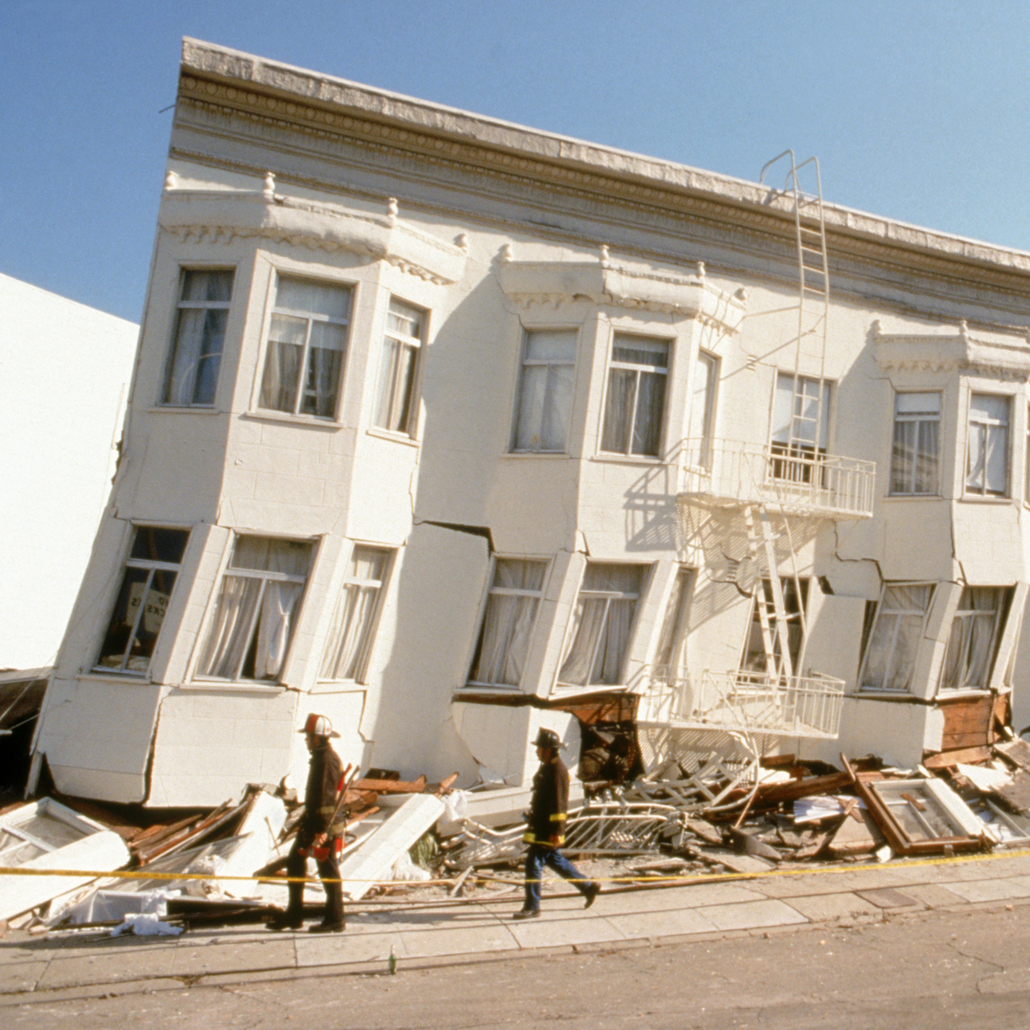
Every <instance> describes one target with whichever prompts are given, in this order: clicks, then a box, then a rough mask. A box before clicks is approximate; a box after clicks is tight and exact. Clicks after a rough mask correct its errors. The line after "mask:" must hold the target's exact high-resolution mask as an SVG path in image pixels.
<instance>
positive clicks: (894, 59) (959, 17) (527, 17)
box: [0, 0, 1030, 321]
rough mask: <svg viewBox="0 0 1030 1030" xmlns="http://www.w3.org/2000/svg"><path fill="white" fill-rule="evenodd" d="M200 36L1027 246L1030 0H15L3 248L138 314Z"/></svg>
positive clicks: (1, 75) (63, 289) (0, 206)
mask: <svg viewBox="0 0 1030 1030" xmlns="http://www.w3.org/2000/svg"><path fill="white" fill-rule="evenodd" d="M182 36H194V37H197V38H199V39H204V40H208V41H210V42H214V43H218V44H221V45H224V46H229V47H234V48H236V49H239V50H245V51H248V52H250V53H256V54H260V55H262V56H264V57H269V58H274V59H277V60H281V61H286V62H288V63H291V64H296V65H300V66H302V67H306V68H311V69H314V70H316V71H319V72H324V73H327V74H331V75H337V76H340V77H342V78H346V79H351V80H354V81H357V82H363V83H367V84H370V85H373V86H378V87H382V88H384V89H388V90H392V91H394V92H398V93H407V94H409V95H412V96H417V97H422V98H425V99H427V100H431V101H436V102H439V103H442V104H447V105H450V106H453V107H459V108H464V109H466V110H471V111H475V112H478V113H481V114H486V115H490V116H492V117H496V118H502V119H506V120H508V121H513V122H518V123H521V124H523V125H529V126H533V127H535V128H539V129H545V130H548V131H551V132H557V133H561V134H564V135H569V136H575V137H578V138H581V139H587V140H592V141H595V142H598V143H603V144H607V145H610V146H614V147H620V148H622V149H625V150H633V151H637V152H640V153H644V154H648V155H652V156H655V157H661V158H666V159H669V160H672V161H678V162H682V163H684V164H688V165H693V166H695V167H699V168H707V169H711V170H713V171H717V172H723V173H725V174H728V175H733V176H738V177H741V178H745V179H753V180H754V179H757V178H758V174H759V172H760V170H761V168H762V165H763V164H764V163H765V162H766V161H767V160H768V159H769V158H771V157H774V156H775V155H776V154H778V153H780V152H781V151H782V150H784V149H785V148H787V147H792V148H793V149H794V150H795V151H796V152H797V153H798V155H799V157H807V156H809V155H812V154H815V155H816V156H818V158H819V161H820V165H821V169H822V180H823V192H824V195H825V196H826V198H827V199H828V200H830V201H833V202H835V203H840V204H845V205H848V206H850V207H855V208H859V209H861V210H866V211H873V212H876V213H878V214H882V215H886V216H889V217H891V218H896V219H899V220H901V221H906V222H912V223H916V224H919V225H925V226H928V227H931V228H934V229H939V230H943V231H946V232H953V233H956V234H959V235H962V236H969V237H973V238H975V239H981V240H986V241H989V242H992V243H997V244H1001V245H1005V246H1011V247H1015V248H1018V249H1025V250H1030V209H1028V205H1027V203H1026V194H1027V181H1026V180H1027V171H1026V167H1025V165H1026V157H1027V155H1028V154H1030V149H1028V136H1030V117H1028V113H1027V106H1028V104H1027V100H1028V97H1030V87H1028V85H1027V82H1028V70H1030V68H1028V65H1030V56H1028V54H1030V49H1028V46H1027V44H1028V42H1030V3H1028V2H1025V0H1019V2H1017V0H979V2H976V3H974V2H971V0H970V2H966V0H962V2H956V0H894V2H891V3H884V2H879V0H866V2H844V0H807V2H804V0H780V2H772V0H707V2H704V3H699V2H695V0H625V2H619V3H617V2H609V0H596V2H587V0H565V2H562V0H517V2H510V0H479V2H466V0H422V2H412V0H292V2H280V0H221V2H219V0H206V2H196V0H0V39H2V40H3V49H2V57H0V132H2V137H0V138H2V141H3V145H2V147H0V272H3V273H5V274H7V275H12V276H15V277H17V278H19V279H24V280H26V281H28V282H31V283H34V284H36V285H38V286H42V287H44V288H46V289H48V290H53V291H54V292H56V293H60V294H63V295H65V296H68V297H71V298H72V299H74V300H78V301H81V302H83V303H86V304H91V305H93V306H95V307H98V308H101V309H103V310H105V311H110V312H112V313H114V314H117V315H121V316H122V317H124V318H129V319H132V320H133V321H138V320H139V318H140V315H141V312H142V307H143V298H144V291H145V287H146V279H147V274H148V266H149V261H150V254H151V249H152V244H153V237H154V226H155V220H156V215H157V203H158V197H159V193H160V189H161V183H162V178H163V170H164V163H165V156H166V152H167V146H168V134H169V130H170V127H171V118H172V112H171V111H170V110H169V111H163V112H162V109H163V108H167V107H168V106H169V105H171V104H172V103H173V102H174V100H175V85H176V78H177V73H178V62H179V55H180V41H181V37H182Z"/></svg>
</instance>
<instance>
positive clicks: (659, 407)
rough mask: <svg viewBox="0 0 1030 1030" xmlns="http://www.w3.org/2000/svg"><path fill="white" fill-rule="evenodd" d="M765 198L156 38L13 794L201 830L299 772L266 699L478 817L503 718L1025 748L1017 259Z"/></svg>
mask: <svg viewBox="0 0 1030 1030" xmlns="http://www.w3.org/2000/svg"><path fill="white" fill-rule="evenodd" d="M812 170H813V169H812V168H811V167H809V168H808V169H807V172H810V171H812ZM807 172H806V169H804V168H803V167H802V168H800V169H799V168H798V166H797V165H795V164H793V159H792V158H791V157H790V156H787V157H786V158H784V160H783V161H781V162H778V163H777V164H776V165H775V166H774V167H773V169H772V170H771V172H770V175H775V176H776V177H777V178H775V179H773V178H769V179H768V182H766V183H765V184H759V183H750V182H744V181H740V180H735V179H731V178H727V177H724V176H719V175H715V174H712V173H707V172H702V171H697V170H694V169H691V168H687V167H683V166H679V165H674V164H670V163H667V162H662V161H658V160H651V159H648V158H644V157H640V156H636V155H633V154H627V153H624V152H620V151H616V150H612V149H610V148H605V147H601V146H597V145H593V144H589V143H583V142H580V141H577V140H573V139H567V138H563V137H559V136H555V135H551V134H547V133H544V132H538V131H535V130H531V129H526V128H522V127H518V126H515V125H510V124H506V123H502V122H498V121H495V120H492V119H489V118H485V117H480V116H477V115H472V114H467V113H464V112H460V111H456V110H451V109H447V108H443V107H440V106H438V105H434V104H430V103H426V102H422V101H418V100H414V99H410V98H407V97H401V96H396V95H393V94H389V93H385V92H383V91H380V90H377V89H372V88H369V87H365V86H359V85H355V84H353V83H350V82H345V81H342V80H338V79H333V78H329V77H325V76H321V75H318V74H315V73H311V72H307V71H303V70H300V69H296V68H292V67H288V66H285V65H282V64H279V63H276V62H274V61H267V60H263V59H260V58H257V57H253V56H249V55H246V54H241V53H238V52H235V51H231V50H226V49H224V48H220V47H217V46H213V45H209V44H206V43H202V42H198V41H194V40H186V41H185V42H184V46H183V61H182V68H181V77H180V83H179V92H178V98H177V104H176V111H175V120H174V125H173V129H172V135H171V145H170V150H169V157H168V165H167V177H166V180H165V184H164V190H163V193H162V199H161V206H160V212H159V216H158V227H157V236H156V242H155V247H154V255H153V261H152V270H151V276H150V284H149V288H148V292H147V298H146V306H145V311H144V317H143V322H142V326H141V331H140V342H139V350H138V355H137V361H136V368H135V374H134V380H133V386H132V392H131V397H130V405H129V411H128V415H127V417H126V423H125V429H124V438H123V444H122V453H121V460H120V464H119V468H118V471H117V475H116V479H115V484H114V489H113V492H112V496H111V501H110V504H109V507H108V510H107V512H106V515H105V517H104V519H103V522H102V525H101V528H100V531H99V534H98V536H97V539H96V543H95V546H94V550H93V554H92V559H91V562H90V565H89V568H88V571H87V573H86V576H85V578H84V580H83V583H82V587H81V590H80V593H79V597H78V601H77V604H76V608H75V611H74V613H73V616H72V618H71V621H70V623H69V628H68V631H67V634H66V636H65V639H64V643H63V646H62V649H61V652H60V655H59V658H58V661H57V663H56V666H55V669H54V672H53V676H52V679H51V682H50V684H49V687H48V691H47V696H46V701H45V705H44V710H43V712H42V714H41V717H40V719H39V725H38V729H37V735H36V740H35V744H34V754H35V768H36V772H37V773H38V772H39V771H40V770H41V769H42V766H43V762H44V760H45V763H46V766H47V767H48V769H49V772H50V775H51V776H52V777H53V779H54V782H55V784H56V786H57V788H58V789H59V790H61V791H63V792H65V793H68V794H71V795H78V796H82V797H89V798H97V799H104V800H108V801H118V802H144V803H146V804H148V805H153V806H200V805H212V804H218V803H221V802H222V801H224V800H225V799H226V797H228V796H232V795H234V794H236V793H238V791H239V789H240V788H241V787H242V786H243V785H244V784H246V783H248V782H266V783H267V782H278V781H279V780H281V779H282V778H283V777H284V776H290V775H292V776H293V777H294V779H295V781H298V782H299V780H298V777H299V775H300V773H301V771H302V769H303V767H304V762H305V756H304V754H303V738H302V737H300V736H299V735H298V732H297V731H298V729H299V728H300V727H301V726H302V724H303V721H304V717H305V714H306V713H307V712H308V711H310V710H316V711H320V712H323V713H325V714H327V715H328V716H330V718H331V719H332V721H333V724H334V726H335V727H336V728H337V729H338V730H339V731H340V732H341V734H342V740H341V741H340V751H341V755H342V757H343V759H344V761H345V762H347V761H350V762H356V763H360V764H361V765H362V766H363V767H365V768H367V767H369V766H374V767H378V768H389V769H396V770H398V771H400V772H401V774H402V776H404V777H405V778H408V777H413V776H415V775H417V774H418V773H426V774H427V775H428V776H429V777H430V778H440V777H443V776H445V775H447V774H449V773H451V772H453V771H459V772H460V773H461V780H460V781H459V782H460V784H462V785H468V784H472V783H474V782H475V781H476V780H478V779H484V780H490V781H496V782H498V783H500V782H502V781H503V782H504V783H506V784H507V785H509V786H510V787H519V786H520V785H522V784H523V783H524V782H525V780H526V779H527V776H528V775H529V774H530V773H531V770H532V767H533V764H534V763H533V759H532V756H531V754H530V752H531V746H530V745H531V741H532V738H533V735H534V734H535V732H536V729H537V728H538V727H539V726H540V725H546V726H550V727H553V728H556V729H558V730H559V731H560V732H561V733H562V734H563V735H564V736H565V738H566V739H567V740H568V742H569V745H570V748H571V749H572V750H573V752H575V751H576V749H577V748H578V747H579V742H580V737H581V734H583V733H584V732H587V730H586V728H587V727H591V726H593V727H594V728H595V729H596V727H597V725H598V721H599V720H600V722H601V723H605V724H609V725H611V726H613V727H615V729H616V731H619V729H620V728H621V729H623V730H624V729H625V727H626V726H627V725H629V726H631V727H632V728H633V730H634V732H635V740H634V741H633V746H634V747H636V748H638V749H639V753H640V756H641V761H642V763H643V765H644V766H645V767H651V766H658V765H661V764H663V763H666V762H667V761H671V760H675V761H679V762H680V763H681V764H684V763H686V764H687V765H689V764H690V762H692V761H693V762H694V763H696V762H697V761H698V760H703V756H704V755H706V754H712V753H720V754H728V751H727V748H729V749H730V750H732V749H734V748H736V749H737V752H738V758H739V755H740V754H745V755H746V754H751V755H756V754H761V753H768V752H770V751H777V750H779V751H781V752H792V753H797V754H800V755H802V756H806V757H809V758H822V759H825V760H828V761H834V760H836V756H837V755H838V754H839V753H840V752H841V751H844V752H846V753H847V754H849V755H856V756H857V755H864V754H867V753H870V752H872V753H875V754H878V755H880V756H882V757H883V758H885V760H887V761H890V762H894V763H897V764H903V765H913V764H916V763H918V762H919V761H921V760H922V759H923V757H924V755H926V754H927V753H932V752H937V751H941V750H945V749H947V748H949V747H953V746H955V745H956V744H957V743H961V726H965V725H967V724H968V723H969V722H970V720H973V721H975V720H976V719H980V720H981V721H983V720H984V719H986V720H988V722H989V723H991V724H993V722H994V721H1003V722H1004V721H1008V722H1011V723H1012V724H1013V725H1015V726H1017V728H1018V727H1020V726H1022V725H1023V724H1024V723H1025V722H1028V721H1030V702H1028V698H1027V694H1028V690H1027V684H1026V677H1027V670H1028V668H1030V665H1028V661H1030V651H1028V647H1030V640H1027V638H1026V636H1024V638H1023V641H1024V643H1023V645H1022V646H1021V643H1020V641H1021V637H1020V629H1021V627H1022V625H1023V623H1024V619H1025V601H1026V594H1027V584H1028V579H1030V576H1028V569H1027V542H1028V529H1030V526H1028V515H1030V508H1028V503H1030V418H1028V401H1030V393H1028V378H1030V346H1028V343H1027V333H1028V331H1030V255H1027V254H1024V253H1022V252H1016V251H1012V250H1009V249H1005V248H1000V247H993V246H988V245H985V244H980V243H974V242H971V241H968V240H963V239H959V238H956V237H954V236H949V235H946V234H942V233H935V232H932V231H929V230H924V229H917V228H913V227H911V226H907V225H902V224H899V223H896V222H893V221H890V220H889V219H885V218H880V217H876V216H873V215H868V214H864V213H860V212H857V211H853V210H849V209H845V208H842V207H839V206H834V205H832V204H828V203H822V202H821V201H820V200H819V198H818V195H817V192H816V191H814V190H811V189H808V188H801V186H800V185H799V184H801V180H802V178H803V176H804V175H805V174H807ZM795 187H799V188H798V189H795ZM957 727H958V728H957ZM590 732H593V731H590ZM592 739H593V738H592ZM597 739H602V740H609V741H610V740H611V739H612V737H611V736H610V735H609V736H607V737H605V736H604V734H603V733H602V734H600V736H599V737H598V738H597ZM698 756H702V758H701V759H699V758H698ZM575 757H576V754H575V753H573V759H575Z"/></svg>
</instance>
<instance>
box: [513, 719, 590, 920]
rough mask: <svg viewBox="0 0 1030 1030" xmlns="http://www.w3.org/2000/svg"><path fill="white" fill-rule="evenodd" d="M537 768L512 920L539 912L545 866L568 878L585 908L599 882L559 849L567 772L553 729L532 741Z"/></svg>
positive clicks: (565, 811)
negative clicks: (518, 903)
mask: <svg viewBox="0 0 1030 1030" xmlns="http://www.w3.org/2000/svg"><path fill="white" fill-rule="evenodd" d="M534 743H535V745H536V755H537V758H539V759H540V768H539V769H538V770H537V773H536V775H535V776H534V777H533V798H532V801H531V802H530V810H529V827H528V828H527V830H526V834H525V836H524V838H523V839H524V840H525V841H526V843H527V844H528V845H529V850H528V851H527V852H526V901H525V904H524V905H523V906H522V908H521V909H520V910H519V911H518V912H516V913H515V915H514V918H515V919H534V918H535V917H536V916H538V915H540V878H541V875H542V874H543V871H544V866H545V865H548V866H550V867H551V868H552V869H553V870H554V871H555V872H556V873H558V874H559V876H562V877H564V878H565V879H566V880H569V881H570V882H571V883H572V884H573V886H574V887H575V888H576V890H578V891H579V892H580V894H582V895H583V897H584V898H586V906H585V907H586V908H590V906H591V905H592V904H593V903H594V898H596V897H597V895H598V894H600V892H601V885H600V884H599V883H596V882H595V881H593V880H590V879H588V878H587V877H586V876H584V875H583V874H582V873H581V872H580V871H579V870H578V869H577V868H576V867H575V866H574V865H573V864H572V863H571V862H570V861H569V860H568V859H567V858H566V857H565V856H564V855H563V854H562V853H561V851H560V850H559V848H560V847H561V846H562V844H564V843H565V821H566V818H567V815H568V807H569V771H568V769H566V768H565V763H564V762H562V760H561V758H560V757H559V755H558V749H559V748H560V747H561V740H560V739H559V737H558V734H557V733H555V732H554V730H540V732H539V733H538V734H537V738H536V740H535V741H534Z"/></svg>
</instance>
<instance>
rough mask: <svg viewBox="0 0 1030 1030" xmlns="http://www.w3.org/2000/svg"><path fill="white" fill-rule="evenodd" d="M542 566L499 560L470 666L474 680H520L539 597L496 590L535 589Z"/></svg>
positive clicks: (540, 582) (512, 682)
mask: <svg viewBox="0 0 1030 1030" xmlns="http://www.w3.org/2000/svg"><path fill="white" fill-rule="evenodd" d="M545 568H546V564H545V563H544V562H534V561H518V560H514V559H499V560H498V562H497V566H496V569H495V571H494V582H493V586H492V587H491V592H490V596H489V597H488V598H487V603H486V614H485V616H484V618H483V630H482V633H481V635H480V646H479V655H478V659H477V661H476V665H475V668H474V669H473V670H472V677H471V678H472V680H473V681H474V682H477V683H496V684H501V685H505V686H512V687H516V686H518V685H519V683H520V682H521V680H522V673H523V670H524V668H525V662H526V655H527V654H528V652H529V642H530V636H531V634H532V631H533V623H534V620H535V619H536V611H537V605H538V602H539V598H538V597H534V596H529V595H526V594H506V593H501V592H499V591H500V590H502V589H512V590H531V591H535V592H537V593H538V592H539V591H540V590H541V589H542V587H543V577H544V570H545Z"/></svg>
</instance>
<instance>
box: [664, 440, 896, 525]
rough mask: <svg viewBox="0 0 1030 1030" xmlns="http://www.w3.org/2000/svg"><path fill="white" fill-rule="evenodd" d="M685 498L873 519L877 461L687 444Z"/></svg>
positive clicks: (805, 450) (775, 448) (790, 448)
mask: <svg viewBox="0 0 1030 1030" xmlns="http://www.w3.org/2000/svg"><path fill="white" fill-rule="evenodd" d="M679 458H680V461H679V468H680V490H679V495H680V497H684V498H692V499H696V500H701V501H704V502H705V503H709V504H715V505H720V506H726V505H739V504H769V505H775V506H776V507H777V508H779V509H781V510H784V511H788V512H794V513H796V514H799V515H817V516H822V517H824V518H833V519H861V518H869V517H870V516H871V515H872V514H873V494H874V491H875V488H876V462H874V461H865V460H862V459H860V458H845V457H842V456H840V455H837V454H823V453H822V452H820V451H817V450H814V449H813V448H810V447H805V446H803V445H802V446H796V445H787V444H776V443H774V444H772V445H766V446H763V445H760V444H748V443H734V442H731V441H725V440H717V441H714V442H712V443H710V444H708V445H707V446H704V445H701V444H698V443H697V442H696V441H686V442H685V443H684V446H683V447H682V449H681V450H680V452H679Z"/></svg>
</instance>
